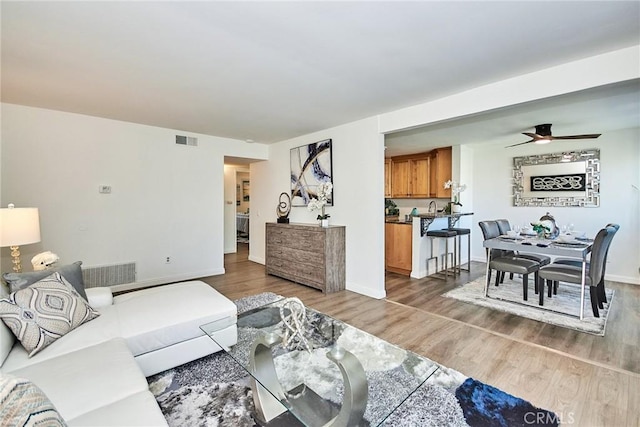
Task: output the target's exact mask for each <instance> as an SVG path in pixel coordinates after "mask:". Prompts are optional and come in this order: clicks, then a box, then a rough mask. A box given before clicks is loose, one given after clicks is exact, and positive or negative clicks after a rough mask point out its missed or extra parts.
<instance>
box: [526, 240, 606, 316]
mask: <svg viewBox="0 0 640 427" xmlns="http://www.w3.org/2000/svg"><path fill="white" fill-rule="evenodd" d="M616 231H617V230H616V229H615V227H605V228H603V229H602V230H600V231H599V232H598V234H597V235H596V238H595V240H594V242H593V247H592V248H591V260H590V263H589V270H588V271H587V274H586V276H585V286H589V297H590V298H589V299H590V300H591V309H592V310H593V316H594V317H600V311H599V309H598V308H599V305H600V304H599V303H598V301H599V298H598V284H599V283H600V281H602V280H604V263H605V258H606V256H607V251H608V250H609V246H610V245H611V241H612V240H613V236H614V235H615V233H616ZM539 276H540V279H542V280H546V282H547V287H548V291H547V292H548V296H549V297H551V292H552V288H553V287H555V286H556V283H555V282H566V283H575V284H581V283H582V266H580V267H576V266H573V265H563V264H551V265H547V266H544V267H542V268H541V269H540V272H539ZM540 292H544V290H543V289H540Z"/></svg>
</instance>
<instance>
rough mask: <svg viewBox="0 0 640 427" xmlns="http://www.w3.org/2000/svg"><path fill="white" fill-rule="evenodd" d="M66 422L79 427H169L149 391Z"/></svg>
mask: <svg viewBox="0 0 640 427" xmlns="http://www.w3.org/2000/svg"><path fill="white" fill-rule="evenodd" d="M66 421H67V424H68V425H69V426H78V427H87V426H92V427H98V426H100V427H102V426H112V427H122V426H127V427H134V426H136V427H137V426H153V427H156V426H166V425H167V421H166V420H165V418H164V416H163V415H162V411H161V410H160V407H159V406H158V403H157V402H156V399H155V397H153V394H151V392H149V391H145V392H141V393H136V394H134V395H132V396H129V397H127V398H126V399H122V400H118V401H117V402H114V403H111V404H110V405H105V406H103V407H101V408H98V409H96V410H93V411H91V412H87V413H86V414H82V415H80V416H79V417H76V418H72V419H68V420H66Z"/></svg>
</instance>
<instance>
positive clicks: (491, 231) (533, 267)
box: [478, 221, 544, 305]
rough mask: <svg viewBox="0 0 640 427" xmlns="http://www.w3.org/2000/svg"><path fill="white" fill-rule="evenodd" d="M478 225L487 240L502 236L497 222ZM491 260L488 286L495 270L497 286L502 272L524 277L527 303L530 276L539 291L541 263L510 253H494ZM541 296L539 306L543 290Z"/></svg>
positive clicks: (523, 282) (524, 297) (524, 291)
mask: <svg viewBox="0 0 640 427" xmlns="http://www.w3.org/2000/svg"><path fill="white" fill-rule="evenodd" d="M478 225H479V226H480V230H482V235H483V236H484V239H485V240H488V239H493V238H495V237H498V236H500V230H499V228H498V224H497V223H496V221H480V222H479V223H478ZM487 256H489V251H487ZM490 258H491V261H489V271H488V274H487V278H486V280H487V286H488V285H489V283H490V282H491V272H492V271H493V270H496V281H495V285H496V286H498V284H499V283H500V279H501V273H502V272H507V273H512V274H514V273H515V274H521V275H522V298H523V299H524V300H525V301H526V300H527V298H528V289H529V275H530V274H531V273H534V281H535V288H536V290H538V286H539V285H538V284H539V279H538V271H539V269H540V264H539V263H537V262H535V261H532V260H529V259H524V258H519V257H517V256H515V255H514V254H513V252H510V251H492V252H491V257H490ZM539 294H540V302H539V304H540V305H542V304H543V295H544V291H543V289H540V290H539Z"/></svg>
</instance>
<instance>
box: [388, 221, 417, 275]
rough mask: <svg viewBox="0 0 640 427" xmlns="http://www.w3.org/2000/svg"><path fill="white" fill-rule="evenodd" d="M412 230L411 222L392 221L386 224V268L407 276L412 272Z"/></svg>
mask: <svg viewBox="0 0 640 427" xmlns="http://www.w3.org/2000/svg"><path fill="white" fill-rule="evenodd" d="M412 230H413V226H412V225H411V224H404V223H399V224H395V223H390V222H387V223H385V224H384V235H385V256H384V267H385V270H387V271H391V272H394V273H399V274H404V275H406V276H409V275H410V274H411V259H412V258H411V257H412V248H411V233H412Z"/></svg>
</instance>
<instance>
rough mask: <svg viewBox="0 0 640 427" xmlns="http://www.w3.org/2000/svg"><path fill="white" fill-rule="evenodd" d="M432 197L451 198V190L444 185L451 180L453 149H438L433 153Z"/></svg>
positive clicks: (431, 172)
mask: <svg viewBox="0 0 640 427" xmlns="http://www.w3.org/2000/svg"><path fill="white" fill-rule="evenodd" d="M431 153H432V154H431V165H430V166H431V170H430V174H429V176H430V179H429V182H430V185H431V187H430V189H429V190H430V191H429V194H430V197H438V198H449V197H451V189H449V188H444V183H445V182H447V181H449V180H450V179H451V147H447V148H438V149H436V150H433V151H432V152H431Z"/></svg>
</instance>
